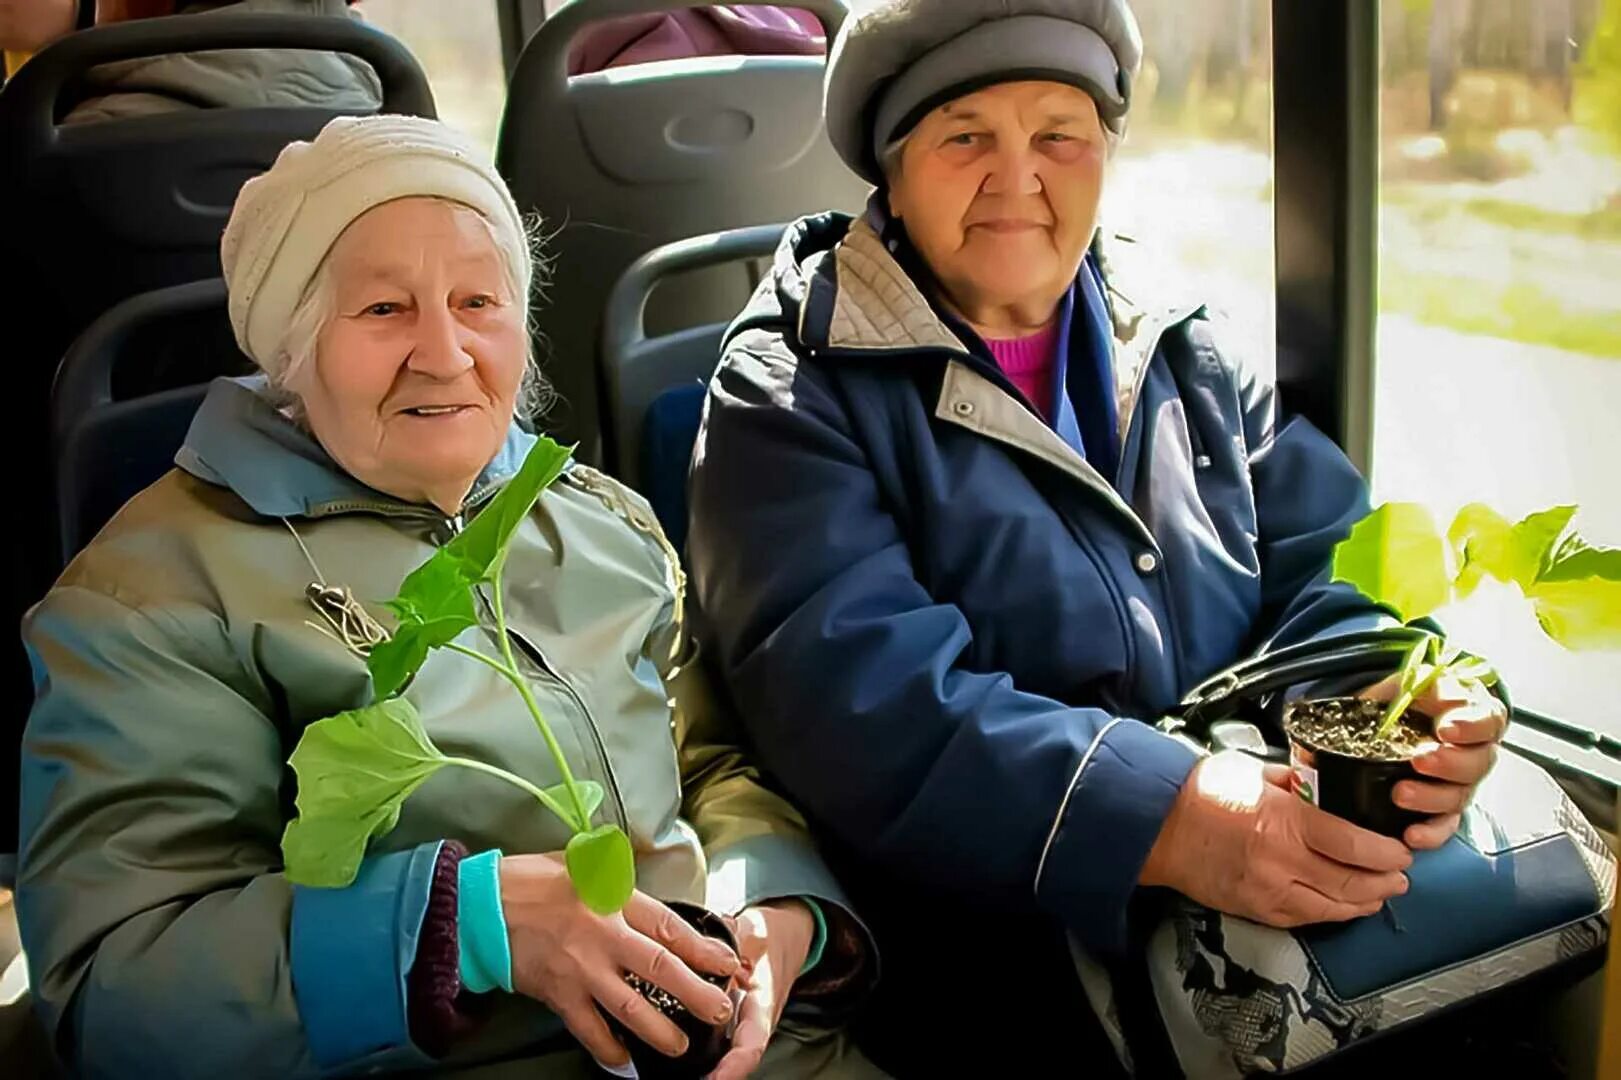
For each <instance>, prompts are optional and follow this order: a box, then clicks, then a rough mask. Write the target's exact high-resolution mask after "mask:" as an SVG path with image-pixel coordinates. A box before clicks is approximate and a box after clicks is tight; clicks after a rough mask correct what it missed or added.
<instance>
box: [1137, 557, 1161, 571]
mask: <svg viewBox="0 0 1621 1080" xmlns="http://www.w3.org/2000/svg"><path fill="white" fill-rule="evenodd" d="M1158 569H1159V559H1158V558H1156V557H1155V555H1154V553H1153V552H1152V551H1145V552H1143V553H1142V554H1141V555H1138V556H1137V572H1138V573H1141V574H1152V573H1153V572H1154V571H1155V570H1158Z"/></svg>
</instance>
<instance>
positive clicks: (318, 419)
mask: <svg viewBox="0 0 1621 1080" xmlns="http://www.w3.org/2000/svg"><path fill="white" fill-rule="evenodd" d="M328 258H329V260H330V267H329V270H330V275H331V283H332V288H333V293H334V295H333V297H332V298H331V299H332V302H333V312H332V315H331V317H330V319H329V320H328V321H327V322H326V324H325V325H324V326H323V328H322V329H321V332H320V335H319V337H318V338H317V340H316V350H315V359H314V363H312V364H308V365H306V367H305V368H304V369H303V370H302V371H301V372H300V373H299V375H298V377H297V379H296V381H295V383H294V384H292V385H290V386H289V389H291V390H292V391H293V392H294V393H296V394H297V395H298V396H299V398H300V399H302V402H303V406H304V411H305V414H306V418H307V422H308V424H309V426H310V430H311V431H312V432H313V433H314V434H315V437H316V438H317V439H318V440H320V442H321V445H322V446H324V447H325V448H326V450H327V452H328V453H329V454H331V455H332V457H333V459H334V460H336V461H337V462H338V464H340V465H342V466H343V467H344V468H345V469H346V470H348V471H349V473H350V474H352V475H353V476H355V477H356V478H357V479H359V480H361V481H362V482H364V483H366V484H369V485H370V486H372V487H374V488H376V489H378V490H379V491H384V492H387V493H388V494H390V495H394V496H396V497H398V498H401V499H405V500H408V501H411V502H431V503H434V504H435V505H438V506H439V507H440V508H441V509H445V510H454V509H457V508H459V507H460V504H461V499H462V497H463V496H464V495H466V493H467V490H468V488H470V487H471V486H472V484H473V481H474V480H476V479H477V478H478V474H479V473H480V472H481V471H482V470H483V468H484V466H486V465H487V464H489V462H490V460H491V459H492V458H493V457H494V456H495V455H496V452H497V451H498V450H499V449H500V448H501V446H502V444H503V442H504V441H505V439H506V434H507V428H508V425H509V424H510V423H511V422H512V415H513V410H514V407H515V405H516V403H517V397H518V392H519V387H520V385H521V383H522V381H523V373H524V365H525V362H526V358H527V347H528V343H527V340H526V333H527V331H526V328H525V320H524V313H523V304H522V302H521V301H522V298H520V297H515V296H513V295H512V294H511V289H510V288H509V286H508V285H507V282H506V275H505V274H504V273H503V268H502V263H501V256H500V254H499V252H498V250H497V249H496V246H495V242H494V240H493V238H492V236H491V234H490V230H489V227H488V226H487V225H486V224H485V222H484V220H483V219H482V218H481V217H479V215H478V213H477V212H476V211H474V210H471V209H468V208H467V207H463V206H459V205H457V204H454V203H450V202H445V201H444V200H440V199H428V198H410V199H399V200H397V201H394V202H390V203H384V204H383V205H382V206H378V207H376V208H374V209H372V210H370V211H368V212H366V213H365V214H363V215H362V216H360V217H359V218H357V219H355V221H354V222H353V223H352V224H351V225H350V226H349V227H348V229H346V230H345V231H344V233H343V235H342V236H340V237H339V238H338V241H337V243H336V244H334V245H333V247H332V251H331V253H330V254H329V256H328Z"/></svg>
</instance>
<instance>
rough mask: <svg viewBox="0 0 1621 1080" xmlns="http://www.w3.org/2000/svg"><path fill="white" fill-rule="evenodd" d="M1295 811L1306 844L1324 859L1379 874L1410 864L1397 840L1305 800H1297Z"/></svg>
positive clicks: (1405, 850)
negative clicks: (1303, 801)
mask: <svg viewBox="0 0 1621 1080" xmlns="http://www.w3.org/2000/svg"><path fill="white" fill-rule="evenodd" d="M1297 812H1298V813H1299V814H1300V815H1301V822H1302V836H1303V839H1304V840H1305V842H1306V846H1307V847H1308V848H1310V849H1311V850H1312V851H1315V852H1316V853H1317V854H1319V855H1321V856H1323V857H1324V858H1326V859H1332V860H1333V861H1334V862H1337V863H1342V864H1344V865H1345V866H1350V867H1360V868H1362V869H1364V870H1373V871H1377V872H1380V873H1389V872H1392V871H1400V870H1406V869H1407V868H1408V867H1409V866H1411V865H1412V863H1413V856H1412V853H1411V852H1409V851H1408V850H1407V849H1406V848H1405V847H1403V846H1402V843H1401V841H1399V840H1395V839H1392V838H1391V837H1388V836H1380V835H1379V834H1378V833H1376V832H1370V831H1369V830H1367V829H1363V828H1359V827H1358V826H1356V825H1352V824H1351V823H1350V822H1349V821H1346V820H1345V819H1344V818H1339V817H1335V816H1334V815H1333V814H1329V813H1326V812H1324V811H1322V810H1319V809H1317V808H1316V807H1315V806H1309V805H1307V804H1306V803H1300V804H1299V810H1298V811H1297Z"/></svg>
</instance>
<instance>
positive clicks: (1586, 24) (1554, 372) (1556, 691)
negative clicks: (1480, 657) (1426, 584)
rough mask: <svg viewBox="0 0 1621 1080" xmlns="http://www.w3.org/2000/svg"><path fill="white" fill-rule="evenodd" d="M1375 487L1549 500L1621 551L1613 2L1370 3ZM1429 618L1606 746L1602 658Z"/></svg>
mask: <svg viewBox="0 0 1621 1080" xmlns="http://www.w3.org/2000/svg"><path fill="white" fill-rule="evenodd" d="M1380 15H1381V17H1382V31H1381V37H1382V44H1383V72H1382V79H1381V82H1382V93H1381V117H1380V121H1381V132H1380V139H1381V180H1380V192H1379V195H1380V204H1381V206H1380V240H1381V245H1380V261H1379V279H1380V288H1379V324H1378V338H1377V340H1378V359H1377V369H1376V370H1377V377H1376V378H1377V384H1376V386H1377V388H1376V394H1375V410H1376V411H1375V426H1374V449H1373V483H1374V489H1375V494H1376V496H1377V498H1379V499H1404V500H1413V501H1416V502H1421V503H1424V504H1426V505H1428V506H1430V507H1432V508H1433V509H1434V510H1435V512H1436V515H1437V517H1438V518H1440V519H1441V520H1442V521H1443V523H1444V522H1445V521H1448V520H1450V517H1451V514H1452V513H1453V512H1454V511H1455V510H1456V509H1457V507H1458V506H1459V505H1460V504H1461V503H1465V502H1474V501H1481V502H1485V503H1487V504H1489V505H1491V506H1493V507H1494V508H1496V509H1498V510H1500V511H1502V512H1503V513H1505V514H1508V515H1510V516H1511V517H1518V516H1520V515H1522V514H1524V513H1526V512H1529V511H1532V510H1537V509H1541V508H1544V507H1548V506H1553V505H1556V504H1563V503H1577V504H1580V505H1581V507H1582V512H1581V515H1580V517H1578V519H1577V521H1576V525H1577V527H1578V528H1580V529H1581V531H1582V532H1583V533H1584V535H1586V536H1587V537H1588V538H1589V539H1590V540H1592V541H1593V542H1594V543H1608V544H1615V543H1621V502H1618V501H1617V499H1616V498H1615V492H1616V490H1617V488H1616V480H1615V470H1616V463H1617V462H1618V461H1621V415H1618V414H1621V288H1617V286H1616V282H1617V281H1621V0H1557V2H1553V0H1549V2H1538V3H1535V4H1522V3H1502V2H1496V0H1382V7H1381V9H1380ZM1518 603H1523V601H1521V600H1519V598H1518V594H1517V593H1514V592H1511V591H1510V590H1508V589H1506V588H1505V589H1502V590H1488V591H1486V592H1484V593H1482V594H1481V595H1480V596H1478V597H1476V598H1474V599H1472V600H1471V601H1470V602H1468V603H1466V604H1464V605H1462V607H1461V608H1460V609H1459V610H1456V611H1454V612H1449V613H1443V618H1445V621H1446V622H1447V625H1448V628H1449V630H1451V631H1452V632H1453V633H1454V634H1455V635H1457V636H1459V637H1460V638H1461V640H1462V642H1463V643H1464V644H1465V645H1466V646H1471V647H1474V648H1476V649H1479V650H1481V651H1484V652H1485V653H1486V654H1487V655H1489V656H1492V657H1494V658H1495V659H1496V660H1497V662H1498V664H1499V666H1500V667H1501V668H1502V670H1503V672H1504V675H1505V677H1506V679H1507V681H1508V686H1509V688H1510V690H1511V691H1512V692H1513V694H1514V696H1515V700H1516V703H1517V704H1519V705H1521V706H1523V707H1526V708H1529V709H1532V710H1534V711H1537V712H1543V713H1548V714H1551V715H1554V716H1557V717H1559V718H1561V719H1563V720H1567V721H1571V722H1573V723H1578V724H1582V725H1584V726H1590V727H1597V728H1601V729H1605V730H1607V731H1608V732H1609V733H1611V734H1621V712H1618V711H1617V707H1616V704H1615V703H1616V700H1617V696H1618V694H1621V665H1618V664H1617V663H1616V659H1615V655H1614V654H1613V653H1611V654H1608V655H1606V654H1605V653H1602V652H1600V653H1582V654H1574V653H1566V652H1565V651H1563V650H1562V649H1560V648H1559V647H1558V646H1556V645H1554V644H1553V643H1552V642H1550V641H1548V640H1547V639H1546V638H1544V637H1543V636H1542V635H1541V633H1540V632H1539V631H1538V630H1537V628H1536V623H1535V620H1534V619H1530V618H1526V617H1525V615H1524V613H1520V612H1509V611H1506V610H1505V607H1504V606H1505V605H1511V604H1518Z"/></svg>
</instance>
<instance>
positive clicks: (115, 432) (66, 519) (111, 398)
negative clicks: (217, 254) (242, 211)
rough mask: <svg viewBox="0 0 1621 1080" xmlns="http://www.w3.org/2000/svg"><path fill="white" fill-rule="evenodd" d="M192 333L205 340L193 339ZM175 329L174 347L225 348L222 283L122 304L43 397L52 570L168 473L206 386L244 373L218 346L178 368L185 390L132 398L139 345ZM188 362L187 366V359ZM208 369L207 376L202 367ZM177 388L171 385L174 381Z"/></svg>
mask: <svg viewBox="0 0 1621 1080" xmlns="http://www.w3.org/2000/svg"><path fill="white" fill-rule="evenodd" d="M198 324H203V325H204V326H206V327H207V328H209V329H211V330H212V331H213V333H211V334H207V335H199V334H197V333H196V331H197V329H198ZM177 329H181V330H183V331H186V332H183V333H182V334H181V335H179V336H180V337H182V338H183V339H195V338H197V337H204V338H207V337H213V338H215V339H216V340H217V338H218V336H219V334H220V332H223V335H224V337H225V340H226V341H230V333H231V328H230V322H229V319H228V318H227V316H226V308H225V283H224V282H223V281H221V280H220V279H218V278H215V279H213V280H212V281H195V282H189V283H187V284H185V285H172V286H170V287H169V288H167V289H158V290H155V291H153V292H149V293H142V294H141V295H139V296H133V297H130V298H129V299H128V300H125V301H124V302H123V303H120V304H118V305H116V306H115V307H113V308H112V309H111V310H110V311H108V312H107V313H106V314H105V315H103V316H102V317H101V318H99V319H97V320H96V321H95V322H94V323H92V324H91V326H90V328H89V329H88V330H86V331H85V332H84V333H83V334H81V335H80V336H79V338H78V340H76V341H75V342H74V343H73V345H72V346H71V347H69V349H68V351H67V355H66V356H65V357H63V359H62V366H61V369H60V370H59V371H58V372H57V376H56V385H55V387H54V388H53V389H52V391H51V449H52V456H53V457H54V459H55V463H56V504H57V507H56V508H57V536H58V539H59V541H60V544H61V548H60V557H61V562H62V563H63V564H66V562H67V561H68V560H69V559H71V558H73V556H74V555H75V554H76V553H77V552H78V551H79V550H80V549H81V548H83V547H84V545H85V544H87V543H89V542H90V540H91V539H92V538H93V537H94V536H95V535H96V533H97V532H99V531H100V530H101V527H102V526H103V525H105V524H106V523H107V521H108V520H109V519H110V518H111V517H112V516H113V514H115V513H117V512H118V509H119V507H121V506H123V505H124V503H126V502H128V501H129V500H130V499H131V498H133V497H134V496H135V495H136V494H138V493H139V492H140V491H141V489H142V488H145V487H146V486H147V485H149V484H151V483H153V482H154V481H156V480H157V479H158V478H159V477H161V476H162V475H163V474H164V473H166V472H168V471H169V469H170V468H171V467H172V466H173V465H174V456H175V453H176V452H177V451H178V450H179V449H180V445H181V443H182V442H184V441H185V437H186V431H187V429H189V428H190V427H191V418H192V416H193V414H195V413H196V411H197V407H198V406H199V405H201V404H202V400H203V397H204V395H205V394H206V393H207V391H208V385H207V382H206V380H207V379H210V378H212V377H213V376H215V375H234V374H240V373H242V372H245V371H249V370H252V366H253V365H252V362H251V361H249V360H248V358H247V357H245V356H243V355H241V353H240V352H238V351H237V349H236V346H235V344H234V343H232V344H230V345H229V349H230V352H229V353H224V352H223V350H222V349H221V348H219V347H217V346H215V347H212V348H210V349H208V350H207V352H208V354H209V355H208V357H207V358H203V359H197V360H195V361H194V362H188V363H186V364H184V365H183V366H182V370H183V371H184V372H185V374H186V376H187V377H189V378H190V379H192V380H194V381H182V383H181V385H173V386H163V387H161V388H155V389H151V390H149V391H145V392H138V393H136V394H133V395H125V394H120V393H119V392H118V391H119V387H120V385H121V384H123V385H126V386H128V385H130V384H131V383H132V382H133V380H132V379H131V378H130V376H129V374H128V372H127V370H125V369H127V368H129V367H131V366H136V365H134V364H133V361H135V360H136V359H137V358H138V359H139V361H140V364H139V366H141V367H145V366H146V364H147V360H148V357H149V355H150V351H151V350H150V349H149V348H148V347H147V344H146V343H147V342H149V341H152V340H154V339H157V338H160V337H164V336H166V334H167V333H171V332H173V331H175V330H177ZM188 359H190V358H188ZM209 360H212V363H213V370H212V371H206V370H205V364H206V363H207V362H208V361H209ZM174 381H179V380H174Z"/></svg>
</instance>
